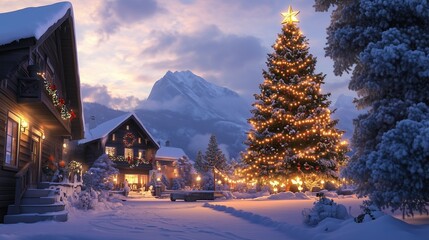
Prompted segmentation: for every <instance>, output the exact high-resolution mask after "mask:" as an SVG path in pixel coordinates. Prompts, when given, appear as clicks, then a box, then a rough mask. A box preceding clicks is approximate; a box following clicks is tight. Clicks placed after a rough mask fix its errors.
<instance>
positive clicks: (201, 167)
mask: <svg viewBox="0 0 429 240" xmlns="http://www.w3.org/2000/svg"><path fill="white" fill-rule="evenodd" d="M194 168H195V170H196V171H197V172H199V173H202V172H207V170H208V169H207V164H206V163H205V162H204V155H203V153H202V152H201V151H198V152H197V157H196V159H195V163H194Z"/></svg>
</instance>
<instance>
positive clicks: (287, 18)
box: [282, 6, 299, 24]
mask: <svg viewBox="0 0 429 240" xmlns="http://www.w3.org/2000/svg"><path fill="white" fill-rule="evenodd" d="M298 13H299V11H293V10H292V7H291V6H289V8H288V10H287V12H284V13H282V15H283V17H284V19H283V21H282V24H287V23H295V22H299V20H298V18H296V15H298Z"/></svg>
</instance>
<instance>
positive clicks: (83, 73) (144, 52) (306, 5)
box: [0, 0, 353, 110]
mask: <svg viewBox="0 0 429 240" xmlns="http://www.w3.org/2000/svg"><path fill="white" fill-rule="evenodd" d="M54 2H56V1H52V0H20V1H15V0H2V1H0V12H8V11H12V10H17V9H20V8H25V7H29V6H42V5H48V4H52V3H54ZM70 2H71V3H72V4H73V9H74V16H75V25H76V28H75V30H76V37H77V39H76V40H77V47H78V57H79V68H80V79H81V83H82V96H83V98H84V101H92V102H99V103H102V104H105V105H108V106H110V107H114V108H116V109H124V110H129V109H130V108H134V107H138V105H139V104H140V103H141V101H142V100H144V99H145V98H147V96H148V95H149V92H150V90H151V88H152V86H153V84H154V83H155V82H156V81H157V80H158V79H160V78H161V77H162V76H164V74H165V73H166V72H167V71H168V70H170V71H182V70H190V71H192V72H194V73H195V74H197V75H199V76H201V77H203V78H205V79H206V80H208V81H210V82H213V83H215V84H217V85H220V86H224V87H228V88H230V89H232V90H234V91H236V92H238V93H239V94H240V95H242V96H243V97H245V98H246V99H248V100H249V102H251V101H252V100H253V97H252V96H253V94H254V93H257V92H258V91H259V89H258V84H259V83H260V82H262V74H261V73H262V69H263V68H265V61H266V54H267V53H270V52H272V49H271V45H272V44H273V43H274V42H275V40H276V38H277V34H278V33H279V32H280V31H281V27H282V25H281V21H282V16H281V12H285V11H286V10H287V7H288V5H292V7H293V8H294V10H299V11H300V14H299V15H298V17H299V19H300V23H299V26H300V27H301V30H302V32H303V33H304V35H305V36H306V37H307V38H308V39H309V42H310V52H311V53H312V54H314V55H315V56H317V58H318V63H317V64H318V65H317V70H318V71H320V72H323V73H325V74H327V78H326V79H325V82H326V84H325V86H324V87H323V90H324V91H325V92H331V93H332V100H333V101H335V99H336V97H337V96H338V95H339V94H342V93H343V94H347V95H351V94H353V93H352V92H350V91H348V90H347V83H348V77H347V76H342V77H337V76H334V75H333V73H332V61H331V60H330V59H328V58H325V57H324V50H323V48H324V46H325V42H326V40H325V38H326V30H325V29H326V27H327V26H328V25H329V13H318V12H315V11H314V8H313V7H312V5H313V3H314V1H311V0H289V1H287V0H286V1H285V0H282V1H280V0H91V1H87V0H71V1H70Z"/></svg>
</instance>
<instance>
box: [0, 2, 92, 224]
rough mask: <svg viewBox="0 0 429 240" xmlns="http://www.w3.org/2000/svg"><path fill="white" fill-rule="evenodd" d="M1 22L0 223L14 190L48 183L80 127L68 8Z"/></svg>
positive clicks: (27, 12) (33, 11)
mask: <svg viewBox="0 0 429 240" xmlns="http://www.w3.org/2000/svg"><path fill="white" fill-rule="evenodd" d="M25 16H31V19H27V20H26V19H22V18H24V17H25ZM0 22H2V23H4V24H1V26H0V221H1V220H2V219H3V216H4V215H5V214H6V212H7V207H8V205H10V204H13V203H14V201H15V200H16V199H15V195H16V191H24V190H25V189H26V188H32V187H33V188H35V187H36V186H37V184H38V183H39V182H41V181H44V180H48V179H49V178H50V176H51V174H52V173H53V171H55V168H56V166H57V165H58V162H60V161H61V160H63V159H64V158H65V153H66V152H67V149H66V148H67V143H68V141H69V140H77V139H81V138H83V136H84V128H83V121H82V117H81V116H82V102H81V96H80V80H79V74H78V64H77V53H76V41H75V32H74V22H73V13H72V7H71V4H70V3H66V2H63V3H58V4H53V5H49V6H44V7H38V8H28V9H22V10H19V11H15V12H10V13H2V14H0ZM6 23H8V24H6ZM32 26H34V28H31V27H32ZM8 28H9V29H8ZM10 28H13V31H11V30H10ZM29 29H30V30H29ZM16 176H21V178H19V179H18V178H16ZM18 181H21V182H20V183H19V184H20V185H19V186H21V188H20V189H18V188H17V185H18ZM21 183H22V184H23V185H24V186H22V185H21Z"/></svg>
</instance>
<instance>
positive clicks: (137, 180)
mask: <svg viewBox="0 0 429 240" xmlns="http://www.w3.org/2000/svg"><path fill="white" fill-rule="evenodd" d="M125 179H126V180H127V181H128V185H129V186H130V189H131V190H132V191H139V190H141V189H142V188H144V189H143V191H146V188H147V187H148V179H149V177H148V175H143V174H125Z"/></svg>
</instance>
